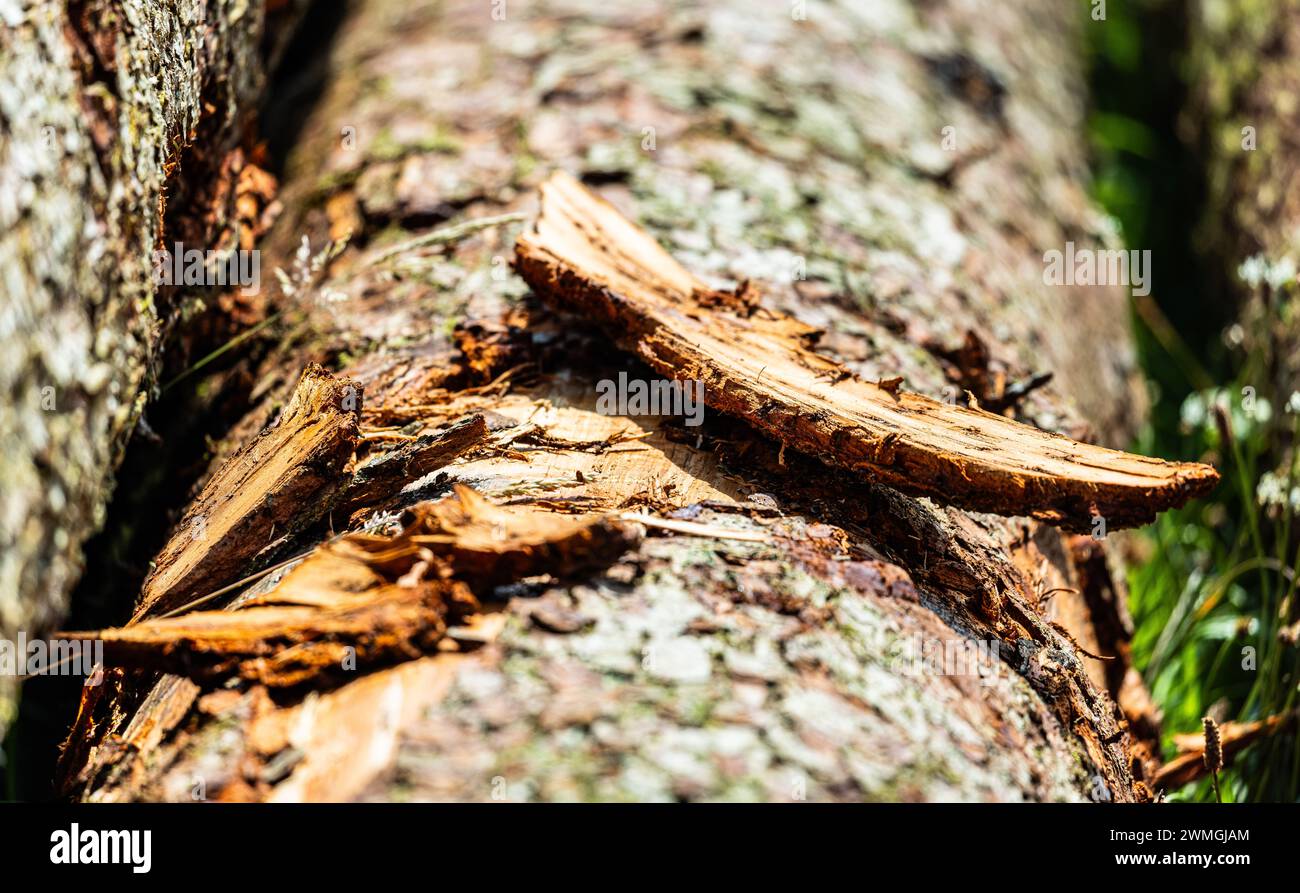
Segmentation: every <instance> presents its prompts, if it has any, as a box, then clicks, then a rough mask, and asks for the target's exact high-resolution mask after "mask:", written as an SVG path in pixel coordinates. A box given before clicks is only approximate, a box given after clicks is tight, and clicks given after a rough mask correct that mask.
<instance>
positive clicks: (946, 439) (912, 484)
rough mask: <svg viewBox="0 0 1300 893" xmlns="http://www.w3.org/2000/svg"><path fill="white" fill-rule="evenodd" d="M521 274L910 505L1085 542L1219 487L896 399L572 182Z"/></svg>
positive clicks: (549, 200) (940, 406) (1155, 464)
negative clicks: (1087, 534)
mask: <svg viewBox="0 0 1300 893" xmlns="http://www.w3.org/2000/svg"><path fill="white" fill-rule="evenodd" d="M515 250H516V266H517V268H518V270H519V272H520V273H521V275H522V276H523V277H524V279H526V280H527V281H528V283H529V285H531V286H532V287H533V289H534V290H535V291H536V292H538V293H539V294H540V295H541V296H542V297H543V298H544V299H546V300H547V301H549V302H550V303H552V304H553V305H555V306H556V307H558V308H560V309H563V310H567V311H569V312H572V313H577V314H580V315H582V316H583V317H585V318H589V319H592V320H593V321H594V322H595V323H597V324H598V325H600V326H601V327H602V328H603V329H604V330H605V331H606V332H608V333H609V334H610V335H612V336H613V337H615V338H617V339H618V341H619V343H620V344H621V345H622V346H623V347H624V348H626V349H628V350H631V351H634V352H635V353H636V354H637V355H638V356H640V357H641V358H642V359H644V360H645V361H646V362H647V363H648V364H649V365H650V366H651V367H652V368H654V369H655V371H657V372H659V373H660V374H663V375H667V376H670V377H673V378H677V379H698V380H702V381H703V382H704V394H705V403H706V405H708V406H709V407H711V408H713V409H716V410H719V411H722V412H725V413H728V414H731V415H736V416H739V417H741V418H743V419H745V420H746V421H748V422H750V423H751V424H753V425H754V426H755V427H756V428H757V429H759V430H760V431H762V432H763V433H765V434H768V435H770V436H772V437H774V438H776V439H777V440H779V441H781V442H782V443H783V444H786V445H788V446H792V447H794V448H796V449H798V450H800V451H802V452H805V453H808V454H810V455H814V456H817V457H818V458H821V459H822V460H823V461H825V462H827V463H828V464H831V465H836V466H839V467H841V468H845V469H848V470H850V471H855V472H859V473H864V474H866V475H869V476H870V477H872V478H873V479H875V480H878V481H880V482H882V483H885V484H888V485H889V486H892V487H896V488H897V489H899V490H902V491H904V492H907V493H911V494H916V495H922V496H928V497H930V498H932V499H935V500H937V501H939V502H943V503H951V504H955V505H958V506H961V507H962V508H966V509H970V510H974V511H984V512H992V513H996V514H1003V515H1032V516H1033V517H1036V518H1039V519H1041V520H1044V521H1048V522H1050V523H1053V524H1058V525H1060V526H1062V527H1064V528H1066V529H1070V530H1088V529H1090V528H1091V526H1092V524H1093V519H1094V517H1095V516H1100V517H1102V518H1104V519H1105V522H1106V524H1107V526H1108V527H1109V528H1112V529H1117V528H1121V527H1131V526H1134V525H1137V524H1143V523H1146V522H1149V521H1151V520H1152V519H1153V518H1154V517H1155V514H1156V513H1157V512H1159V511H1162V510H1164V509H1167V508H1171V507H1174V506H1179V505H1182V504H1183V503H1185V502H1186V501H1187V500H1188V499H1190V498H1192V497H1194V496H1197V495H1200V494H1202V493H1205V492H1206V491H1208V490H1209V489H1210V488H1211V487H1213V486H1214V484H1215V482H1216V481H1217V480H1218V474H1217V473H1216V472H1215V471H1214V469H1213V468H1211V467H1210V466H1208V465H1200V464H1195V463H1172V462H1165V461H1163V460H1161V459H1152V458H1147V457H1144V456H1136V455H1132V454H1129V453H1123V452H1119V451H1116V450H1108V449H1105V448H1103V447H1097V446H1092V445H1089V444H1083V443H1078V442H1076V441H1073V440H1070V439H1069V438H1066V437H1063V436H1061V435H1058V434H1053V433H1050V432H1046V431H1042V430H1039V429H1036V428H1032V427H1029V426H1027V425H1022V424H1019V423H1016V422H1013V421H1011V420H1008V419H1005V418H1002V417H1000V416H994V415H992V414H990V413H987V412H981V411H978V410H973V409H966V408H963V407H958V406H951V405H948V404H945V403H941V402H939V401H936V400H932V399H930V398H928V397H923V396H921V395H919V394H913V393H908V392H903V391H899V392H898V393H890V391H889V390H887V389H885V388H882V387H881V386H879V385H872V384H870V383H868V382H865V381H861V380H859V379H857V378H856V377H854V376H852V375H851V374H850V373H849V372H848V371H847V370H846V369H845V368H844V367H843V366H841V365H840V364H839V363H836V362H834V361H832V360H830V359H827V358H826V357H823V356H821V355H819V354H817V353H815V352H813V351H812V350H810V349H809V346H808V345H809V344H811V342H812V340H813V335H814V331H813V330H812V329H810V328H809V327H807V326H805V325H803V324H802V323H800V322H798V321H797V320H795V319H793V318H791V317H789V316H786V315H783V314H779V313H774V312H770V311H767V310H764V309H762V308H761V307H759V306H758V304H757V295H756V293H755V291H754V290H753V289H752V288H750V287H747V286H742V287H741V288H740V289H738V290H737V291H735V292H720V291H716V290H713V289H710V288H708V287H707V286H706V285H705V284H704V283H703V282H701V281H700V280H699V279H697V278H695V277H694V276H693V275H691V274H690V273H689V272H687V271H686V270H685V269H684V268H683V267H682V266H681V265H679V264H678V263H677V262H676V261H675V260H673V258H672V257H671V256H669V254H668V253H667V252H666V251H664V250H663V249H662V248H661V247H659V245H658V243H656V242H655V241H654V240H653V239H652V238H651V237H650V236H648V235H647V234H646V233H644V232H643V231H641V230H640V229H638V228H637V227H636V226H634V225H633V224H632V223H630V222H629V221H628V220H626V219H625V218H624V217H623V216H622V215H620V214H619V213H618V211H616V210H615V209H614V208H613V207H612V206H611V205H609V204H608V203H607V202H605V201H604V200H602V199H600V198H599V197H597V196H596V195H594V194H593V193H592V192H590V191H589V190H588V189H586V188H585V187H584V186H582V185H581V184H580V183H578V181H577V180H575V179H573V178H572V177H571V176H569V175H567V174H565V173H563V172H560V173H557V174H555V175H554V176H553V177H551V179H550V180H548V181H547V182H546V183H544V184H543V185H542V208H541V214H540V215H539V217H538V220H537V224H536V227H535V229H534V230H533V231H531V232H527V233H525V234H523V235H521V236H520V238H519V240H518V242H517V244H516V249H515Z"/></svg>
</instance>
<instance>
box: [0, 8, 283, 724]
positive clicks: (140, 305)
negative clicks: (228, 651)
mask: <svg viewBox="0 0 1300 893" xmlns="http://www.w3.org/2000/svg"><path fill="white" fill-rule="evenodd" d="M276 5H277V6H278V7H280V15H282V16H284V17H286V18H287V17H288V16H289V15H290V14H291V10H290V7H292V6H295V5H296V6H299V7H300V6H301V3H297V4H285V3H281V4H276ZM0 19H3V21H0V193H3V196H4V197H3V199H0V267H2V268H3V270H4V274H3V275H4V291H5V293H6V300H5V301H4V302H3V304H0V340H2V342H3V348H2V349H0V354H3V360H2V361H0V391H3V393H4V394H6V399H5V400H3V401H0V436H3V438H4V442H3V448H2V449H0V636H3V637H4V638H7V639H11V640H12V639H13V638H15V636H16V635H17V633H18V631H20V630H21V631H23V632H25V633H26V634H27V635H28V637H36V636H39V635H41V634H43V633H46V632H48V631H50V630H51V629H53V628H54V627H55V625H56V624H57V623H58V622H59V621H60V620H61V619H62V618H63V616H64V615H65V612H66V610H67V606H68V594H69V592H70V591H71V589H72V587H73V585H74V584H75V583H76V582H77V579H78V577H79V575H80V573H81V568H82V566H83V559H82V553H81V548H82V544H83V543H84V542H85V541H86V539H87V538H88V537H89V536H90V535H91V534H93V533H94V532H95V531H96V530H97V529H98V528H99V526H100V525H101V524H102V523H103V520H104V512H105V508H106V506H107V503H108V499H109V496H110V494H111V492H112V486H111V482H112V476H113V472H114V469H115V468H116V467H117V465H118V463H119V462H120V460H121V458H122V455H123V450H124V445H125V443H126V441H127V439H128V437H129V436H130V434H131V432H132V430H133V428H134V426H135V424H136V421H137V420H138V419H139V417H140V413H141V410H142V408H143V407H144V405H145V402H146V400H147V398H148V395H149V392H150V389H151V388H152V387H153V386H154V383H153V381H152V376H154V375H155V374H156V373H157V372H158V371H159V370H160V368H161V365H162V362H161V357H162V349H163V345H164V344H166V343H169V341H171V340H172V339H171V338H170V337H169V336H170V334H171V332H172V331H173V329H174V328H175V327H176V325H177V323H178V321H179V319H180V317H181V313H182V310H183V309H185V310H187V311H188V312H189V313H190V314H191V315H192V314H194V313H195V311H196V305H195V299H196V298H197V295H196V294H194V293H193V291H191V292H190V293H189V294H188V295H187V296H186V297H187V301H188V303H186V302H183V301H182V300H181V297H182V295H181V293H180V292H179V291H178V290H176V289H173V288H170V287H163V288H160V287H158V286H156V285H155V283H154V279H153V277H152V275H151V272H152V262H153V252H154V251H155V249H158V248H161V247H164V246H165V247H170V245H171V242H172V240H180V241H183V242H185V243H186V245H187V247H193V248H199V249H201V250H208V249H210V248H222V247H228V246H237V245H240V244H241V243H242V242H247V241H250V240H251V237H252V236H251V234H245V233H243V232H242V231H246V230H249V229H250V228H253V227H255V224H256V221H250V220H243V221H240V219H239V214H238V212H237V209H236V205H237V201H238V199H239V197H240V196H241V195H245V194H248V193H249V192H250V184H249V178H250V177H251V176H252V175H253V174H254V173H255V170H254V169H252V168H251V166H250V164H249V159H248V158H246V156H245V153H244V151H243V150H242V149H241V140H242V137H243V135H244V130H245V126H246V124H247V123H248V119H249V114H248V113H249V112H250V111H251V110H252V106H253V104H254V103H255V102H256V101H257V99H258V97H259V95H260V89H261V85H262V83H263V81H264V78H263V72H264V71H265V70H266V65H267V60H266V59H265V58H264V57H263V46H262V41H263V36H264V33H266V29H265V27H264V26H265V22H264V14H263V5H262V4H261V3H246V2H243V0H218V2H191V0H174V2H161V3H160V2H157V0H123V2H116V3H109V2H103V0H89V2H73V3H52V2H36V3H24V4H7V5H6V8H5V10H4V11H2V12H0ZM269 43H270V44H274V43H275V40H274V39H272V40H270V41H269ZM197 306H198V307H201V305H197ZM224 309H225V311H226V312H227V313H228V314H231V315H233V316H234V317H235V321H236V322H239V321H242V320H239V318H238V317H239V314H237V313H232V310H233V308H231V307H230V306H229V305H228V304H227V306H226V307H225V308H224ZM212 316H213V315H212V314H209V319H211V318H212ZM207 326H209V327H210V328H216V329H217V331H218V332H219V331H221V330H222V324H221V322H220V321H219V320H217V321H210V322H208V323H207ZM190 337H191V338H192V339H193V338H197V337H200V336H196V335H193V334H192V335H191V336H190ZM200 343H201V342H200ZM15 693H16V689H15V687H14V679H13V677H9V676H6V677H2V678H0V734H2V733H3V731H4V728H5V726H6V725H7V723H8V721H9V719H10V718H11V715H12V712H13V706H14V704H13V697H14V695H15Z"/></svg>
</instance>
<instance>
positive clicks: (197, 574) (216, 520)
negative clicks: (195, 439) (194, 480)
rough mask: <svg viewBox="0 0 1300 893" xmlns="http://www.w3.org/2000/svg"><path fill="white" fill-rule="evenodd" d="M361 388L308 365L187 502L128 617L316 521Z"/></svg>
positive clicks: (211, 583) (341, 460) (214, 577)
mask: <svg viewBox="0 0 1300 893" xmlns="http://www.w3.org/2000/svg"><path fill="white" fill-rule="evenodd" d="M360 395H361V390H360V388H359V387H358V386H357V385H355V384H353V383H351V382H349V381H347V380H346V379H339V378H336V377H334V376H333V375H331V374H330V373H329V372H327V371H326V370H325V369H324V368H323V367H321V366H316V365H312V366H309V367H308V368H307V369H306V370H305V371H304V372H303V374H302V378H301V379H300V380H299V382H298V386H297V388H296V389H295V391H294V393H293V396H292V397H291V398H290V400H289V403H288V405H287V406H286V407H285V408H284V411H283V412H282V413H281V414H280V417H279V419H278V420H277V421H276V422H275V423H274V424H273V425H271V426H270V427H269V428H267V429H266V430H264V431H263V432H262V433H261V434H259V435H258V436H257V437H256V438H255V439H254V440H253V441H252V442H251V443H250V444H249V445H248V446H246V447H245V448H244V449H242V450H240V451H239V452H238V453H236V454H235V455H234V456H232V457H231V458H230V459H229V460H227V462H226V463H225V464H224V465H222V467H221V468H220V469H219V470H218V471H217V473H216V474H214V475H213V476H212V478H211V479H210V480H209V481H208V483H207V485H206V486H204V488H203V490H202V492H201V493H200V494H199V496H198V498H197V499H196V500H195V501H194V503H193V504H192V505H191V506H190V508H189V509H188V510H187V511H186V513H185V516H184V517H183V518H182V519H181V521H180V523H179V524H178V525H177V528H176V533H174V534H173V536H172V538H171V540H169V541H168V543H167V545H166V546H164V547H163V550H162V552H160V553H159V555H158V558H157V559H156V563H155V566H154V569H153V571H152V572H151V573H150V574H149V576H148V578H147V579H146V580H145V583H144V589H143V591H142V592H141V595H140V599H139V602H138V604H137V607H136V611H135V615H134V617H133V618H132V622H136V621H139V620H142V619H144V618H145V617H149V616H154V615H157V614H161V613H163V612H165V611H168V610H170V609H172V608H175V607H177V606H179V605H183V604H185V603H186V602H187V601H189V600H191V599H193V598H195V597H196V596H202V595H204V594H206V593H207V592H210V591H212V590H215V589H218V588H219V587H221V586H223V585H225V584H227V583H230V582H232V581H234V580H237V579H239V578H241V577H242V576H243V575H244V574H245V573H247V572H248V571H249V570H252V569H254V568H252V567H251V565H253V564H254V563H256V559H257V558H258V556H259V554H264V553H269V551H270V550H271V548H272V546H273V544H274V543H276V542H279V541H282V540H283V538H284V537H286V536H287V535H288V534H292V533H294V532H296V531H299V530H302V529H303V528H304V527H306V526H307V525H309V524H311V523H313V522H315V521H316V520H318V519H319V518H320V517H321V516H322V515H323V514H324V513H325V511H326V509H327V508H328V507H329V505H330V501H331V499H332V497H333V496H334V495H335V494H336V493H337V492H338V491H339V489H340V487H341V486H342V485H343V482H344V481H345V480H346V475H345V468H346V466H347V463H348V461H349V460H350V459H351V457H352V453H353V450H354V449H355V448H356V444H357V410H358V409H359V408H360V402H361V396H360ZM277 538H279V539H277Z"/></svg>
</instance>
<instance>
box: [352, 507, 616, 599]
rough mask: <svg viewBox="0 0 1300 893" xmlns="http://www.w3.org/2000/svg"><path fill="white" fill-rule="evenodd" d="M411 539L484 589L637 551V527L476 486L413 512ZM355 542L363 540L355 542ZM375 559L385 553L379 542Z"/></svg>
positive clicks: (573, 569) (559, 573) (557, 573)
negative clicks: (508, 501) (487, 494)
mask: <svg viewBox="0 0 1300 893" xmlns="http://www.w3.org/2000/svg"><path fill="white" fill-rule="evenodd" d="M412 511H413V515H414V520H413V522H412V523H411V524H410V526H408V527H407V529H406V534H407V536H408V538H409V541H410V542H411V543H412V544H414V545H416V546H419V547H424V548H426V549H428V550H429V551H430V552H432V553H433V554H435V555H438V556H442V557H445V558H446V559H447V560H448V561H450V563H451V565H452V568H453V572H454V573H455V575H456V576H457V577H459V578H460V579H463V580H466V581H470V582H472V583H474V584H475V585H479V586H492V585H498V584H501V583H509V582H513V581H515V580H519V579H522V578H524V577H530V576H534V575H537V574H550V575H552V576H556V577H565V576H569V575H571V574H574V573H576V572H578V571H582V570H589V569H592V568H596V567H600V566H603V565H606V564H609V563H610V562H612V561H613V560H614V559H616V558H617V557H618V556H619V555H621V554H622V553H623V552H624V551H626V550H627V549H628V548H630V547H632V546H634V545H636V542H637V540H638V539H639V535H638V533H637V530H636V527H635V526H634V525H632V524H628V523H626V522H624V521H621V520H618V519H615V518H610V517H606V516H603V515H602V516H587V517H566V516H563V515H557V514H556V513H555V512H553V511H550V510H548V509H544V508H537V507H534V506H526V505H521V506H499V505H495V504H493V503H492V502H490V501H489V500H487V499H485V498H484V497H483V496H482V495H480V494H479V493H477V492H475V491H474V490H473V489H472V488H470V487H467V486H465V485H463V484H457V485H456V492H455V495H453V496H449V497H447V498H446V499H442V500H439V501H438V502H434V503H424V504H421V505H418V506H416V507H415V508H414V509H413V510H412ZM352 541H353V542H354V543H362V542H366V541H364V540H362V539H361V538H354V539H353V540H352ZM367 545H369V546H372V547H374V546H377V547H378V548H377V549H376V553H377V554H382V550H383V549H384V548H385V546H384V544H383V543H382V542H379V543H374V542H373V541H370V542H368V543H367Z"/></svg>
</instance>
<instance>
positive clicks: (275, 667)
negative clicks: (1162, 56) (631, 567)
mask: <svg viewBox="0 0 1300 893" xmlns="http://www.w3.org/2000/svg"><path fill="white" fill-rule="evenodd" d="M470 424H471V426H473V425H475V424H476V425H477V426H481V425H482V418H481V417H478V418H476V420H475V421H474V422H471V423H470ZM456 436H457V437H458V438H460V437H463V436H464V432H458V434H457V435H456ZM405 519H406V523H405V525H404V527H403V529H402V530H401V532H400V533H398V534H396V535H391V536H389V535H376V534H362V533H354V534H347V535H345V536H343V537H341V538H340V539H338V540H337V541H335V542H331V543H328V544H326V545H323V546H320V547H319V548H317V549H316V550H315V551H313V552H312V553H311V554H310V555H309V556H308V557H307V558H306V559H305V560H304V561H303V562H302V563H301V564H299V565H297V566H296V567H295V568H294V569H293V570H291V571H290V572H289V573H288V574H286V575H285V577H284V579H282V580H280V581H279V582H278V583H277V584H276V585H275V586H274V588H272V589H271V590H270V591H269V592H266V593H263V594H259V595H254V596H251V597H247V598H244V599H243V600H241V601H238V602H237V603H236V604H234V605H232V606H231V608H230V609H229V610H219V611H195V612H191V613H188V614H184V615H182V616H177V617H161V618H151V619H146V620H143V621H140V622H137V623H133V624H131V625H129V626H125V627H122V628H119V629H107V630H100V631H97V632H71V633H63V634H62V635H63V637H64V638H70V639H100V640H102V641H103V643H104V659H105V663H106V664H107V665H108V666H120V667H129V668H136V669H147V670H161V671H164V672H168V673H174V674H177V675H181V676H187V677H189V678H191V679H194V680H196V681H200V682H206V683H216V682H220V681H222V680H225V679H229V678H235V677H237V678H241V679H244V680H247V681H251V682H259V683H261V684H264V685H268V686H272V687H290V686H296V685H301V684H304V683H307V682H312V683H319V682H325V681H328V680H329V679H330V678H332V677H341V676H342V675H343V674H345V673H346V672H348V671H351V670H356V669H360V668H365V667H370V666H375V665H382V664H390V663H394V662H397V661H401V660H411V659H414V658H416V657H419V656H420V655H422V654H424V653H427V652H429V651H432V650H433V649H434V648H435V647H436V646H437V644H438V642H439V641H440V640H441V639H442V638H443V636H444V635H445V634H446V633H447V629H448V626H449V625H450V624H452V623H454V622H457V621H460V620H462V619H464V618H466V617H468V616H470V615H473V614H474V613H475V612H476V611H477V610H478V602H477V601H476V599H475V598H474V595H473V594H472V592H471V590H470V587H471V586H487V587H490V586H492V585H496V584H500V583H507V582H512V581H514V580H518V579H521V578H524V577H529V576H534V575H538V574H550V575H552V576H564V575H566V574H569V573H576V572H578V571H581V570H586V569H590V568H593V567H598V566H600V565H603V564H608V563H610V562H612V561H614V560H615V559H617V558H618V557H619V556H620V555H622V554H623V552H624V551H626V550H627V549H628V548H631V547H632V546H634V545H636V543H637V541H638V540H639V531H638V528H637V527H636V525H634V524H629V523H627V522H626V521H624V520H621V519H618V518H612V517H607V516H603V515H599V516H589V517H584V518H573V517H564V516H556V515H555V514H554V513H552V512H548V511H546V510H543V509H537V508H533V507H529V506H519V507H509V506H497V505H494V504H493V503H491V502H489V501H488V500H487V499H485V498H484V497H483V496H481V495H479V494H478V493H476V492H474V491H473V490H472V489H470V488H469V487H465V486H463V485H457V487H456V493H455V495H454V496H449V497H446V498H444V499H442V500H439V501H437V502H432V503H422V504H420V505H417V506H415V507H414V508H412V509H411V510H410V511H409V512H408V513H407V514H406V516H405Z"/></svg>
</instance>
